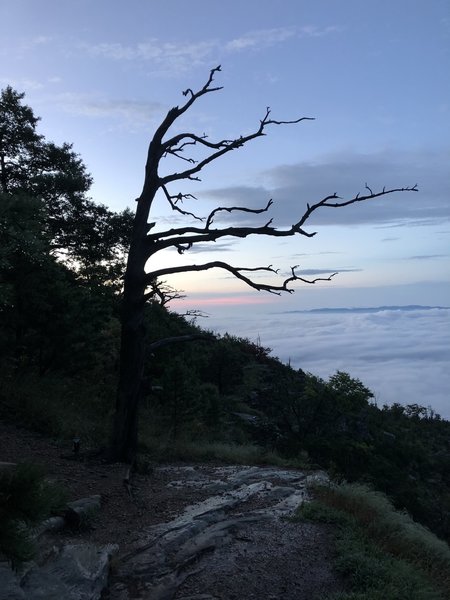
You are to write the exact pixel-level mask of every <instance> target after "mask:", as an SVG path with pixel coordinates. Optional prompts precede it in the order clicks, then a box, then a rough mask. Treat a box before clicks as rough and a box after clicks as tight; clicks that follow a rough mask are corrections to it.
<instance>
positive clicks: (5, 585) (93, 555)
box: [0, 544, 117, 600]
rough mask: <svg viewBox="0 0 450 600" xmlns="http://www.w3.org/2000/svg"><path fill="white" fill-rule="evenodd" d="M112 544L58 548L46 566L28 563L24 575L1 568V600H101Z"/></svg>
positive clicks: (115, 547)
mask: <svg viewBox="0 0 450 600" xmlns="http://www.w3.org/2000/svg"><path fill="white" fill-rule="evenodd" d="M116 551H117V546H114V545H112V544H109V545H106V546H102V547H98V546H95V545H93V544H69V545H66V546H63V547H62V548H61V549H58V548H56V547H55V548H54V550H53V552H52V553H50V554H49V555H48V556H47V558H46V561H45V562H44V564H42V565H37V564H35V563H28V564H27V565H26V566H25V569H24V570H23V572H21V573H14V572H13V571H11V569H10V568H9V567H8V566H7V565H2V566H0V600H98V599H99V598H100V595H101V593H102V590H103V589H104V588H105V586H106V583H107V580H108V574H109V562H110V558H111V556H112V555H113V554H114V553H115V552H116Z"/></svg>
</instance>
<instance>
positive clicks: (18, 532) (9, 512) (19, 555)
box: [0, 464, 65, 568]
mask: <svg viewBox="0 0 450 600" xmlns="http://www.w3.org/2000/svg"><path fill="white" fill-rule="evenodd" d="M64 501H65V494H64V492H63V490H62V489H61V488H60V487H58V486H56V485H54V484H51V483H49V482H47V481H45V479H44V474H43V471H42V470H41V469H40V468H39V467H37V466H36V465H31V464H21V465H18V466H17V467H15V468H12V469H4V470H1V471H0V554H3V555H4V556H5V557H6V558H7V560H9V561H10V562H11V564H12V566H13V567H14V568H17V567H18V566H19V565H20V564H21V563H22V562H24V561H27V560H30V559H31V558H32V557H33V555H34V552H35V548H34V543H33V540H32V536H31V531H30V528H31V526H33V525H36V524H37V523H39V522H41V521H43V520H44V519H45V518H47V517H48V516H49V515H50V514H52V513H53V512H54V511H56V510H57V509H59V508H62V506H63V505H64Z"/></svg>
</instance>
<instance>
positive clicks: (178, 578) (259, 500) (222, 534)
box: [108, 467, 329, 600]
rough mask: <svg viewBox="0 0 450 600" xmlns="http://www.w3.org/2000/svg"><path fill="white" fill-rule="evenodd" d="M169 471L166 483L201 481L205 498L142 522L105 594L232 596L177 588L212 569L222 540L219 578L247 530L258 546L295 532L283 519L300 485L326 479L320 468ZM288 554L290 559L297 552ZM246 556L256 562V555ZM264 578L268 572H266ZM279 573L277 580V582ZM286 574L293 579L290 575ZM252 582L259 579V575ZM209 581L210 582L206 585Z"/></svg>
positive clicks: (120, 597)
mask: <svg viewBox="0 0 450 600" xmlns="http://www.w3.org/2000/svg"><path fill="white" fill-rule="evenodd" d="M172 470H173V474H174V480H173V481H172V482H170V483H169V484H168V485H169V486H172V487H183V488H187V487H190V486H195V487H201V488H202V489H203V490H209V491H210V493H211V496H209V497H208V498H207V499H206V500H204V501H202V502H198V503H197V504H193V505H192V506H189V507H188V508H187V509H186V510H184V512H183V513H182V514H180V515H179V516H178V517H176V518H175V519H173V520H172V521H170V522H167V523H162V524H159V525H156V526H153V527H150V528H148V529H147V530H145V531H143V532H142V533H141V535H140V539H139V541H138V542H137V543H136V544H135V547H134V548H133V550H132V551H131V552H129V553H128V554H127V555H125V556H122V557H121V558H120V561H119V565H118V568H117V570H116V572H115V573H114V575H113V577H112V580H111V584H110V587H109V595H108V598H109V599H110V600H131V599H132V598H133V599H134V598H151V599H152V600H170V599H172V598H180V599H181V598H188V597H192V598H195V597H197V598H200V597H205V598H206V597H208V598H226V597H227V598H228V597H230V598H231V597H232V596H227V595H226V594H231V593H232V592H231V591H230V590H228V591H226V592H223V593H221V594H220V595H217V596H215V595H214V593H212V595H206V596H201V595H195V594H194V595H193V594H188V595H184V594H182V592H183V587H184V584H185V582H186V581H187V580H189V581H195V578H196V576H197V575H198V574H199V573H200V572H204V570H205V568H206V565H207V564H209V566H210V567H211V568H214V569H216V570H217V568H218V563H216V562H214V566H212V564H211V560H213V559H211V556H213V555H214V554H215V553H218V554H220V551H221V549H224V548H225V546H226V550H225V549H224V550H223V553H222V555H221V558H220V560H219V563H220V565H221V566H223V564H224V562H225V563H226V562H227V561H226V560H224V555H225V556H226V557H227V560H228V563H229V567H230V572H229V574H228V575H225V579H227V578H228V579H229V577H233V572H234V571H236V564H235V563H234V562H233V560H231V562H230V557H234V559H236V552H237V553H238V554H239V552H240V550H239V547H240V546H242V544H244V546H245V545H246V543H248V541H251V540H252V538H253V537H254V532H259V533H258V535H262V537H261V540H263V539H264V540H265V542H263V544H264V545H265V546H264V545H263V546H262V547H261V545H260V544H258V549H259V552H261V551H264V549H266V550H267V548H269V547H272V548H273V547H274V544H275V545H276V544H277V543H278V540H277V536H279V535H283V536H285V537H286V536H287V538H289V536H292V535H293V536H294V537H295V531H294V530H296V531H297V532H298V531H299V529H298V528H297V529H296V527H297V526H296V525H293V524H291V523H289V524H287V523H286V522H285V521H283V517H286V516H288V515H290V514H292V512H293V511H294V510H295V509H296V508H297V507H298V506H299V504H301V503H302V502H303V501H304V499H305V496H306V494H307V489H306V488H307V484H308V483H309V482H310V481H311V480H312V479H322V480H326V479H327V478H326V475H325V474H324V473H316V474H313V475H307V474H305V473H303V472H300V471H293V470H292V471H291V470H282V469H277V468H258V467H218V468H216V469H214V472H213V473H212V474H211V470H210V471H209V472H208V476H206V475H205V474H203V473H202V471H201V470H198V469H195V468H193V467H184V468H183V467H181V468H180V467H178V468H172ZM281 531H282V532H283V533H282V534H281ZM264 532H266V533H267V535H265V534H264ZM246 540H247V542H246ZM249 549H255V547H254V546H252V545H251V544H250V545H249V547H248V548H247V549H246V552H247V550H249ZM242 551H243V550H242ZM273 554H274V555H275V554H276V553H275V552H274V553H273ZM278 554H279V553H278ZM287 558H288V557H286V560H287ZM295 560H296V561H297V562H298V559H297V558H295ZM208 561H209V563H208ZM254 562H255V564H256V565H258V561H257V560H256V561H254ZM297 562H296V564H297ZM250 568H252V567H250ZM283 573H284V571H283ZM328 575H329V574H328ZM271 577H272V579H273V578H274V576H273V575H272V576H271ZM326 578H327V574H326V573H325V574H324V572H323V571H322V572H321V573H320V577H318V581H319V583H320V581H322V582H323V581H325V582H326ZM254 579H255V578H254ZM284 579H285V578H283V580H282V585H285V581H284ZM290 579H295V578H293V577H292V574H291V576H290ZM260 581H263V580H261V578H260ZM210 585H211V581H210V582H209V584H208V587H210ZM257 585H258V584H257ZM264 585H265V584H264V583H263V586H264ZM190 587H192V586H190ZM272 587H273V586H272ZM188 588H189V586H188ZM194 588H195V589H200V590H201V588H202V586H201V585H199V584H198V583H197V584H194ZM187 591H189V592H191V591H193V590H187ZM203 591H206V590H204V589H203ZM207 591H208V592H209V591H212V590H210V589H208V590H207ZM263 591H264V590H263ZM266 591H267V590H266ZM186 593H187V592H186ZM216 593H218V591H217V590H216ZM293 593H294V594H295V595H293V596H292V597H295V598H299V599H300V598H303V597H305V598H306V597H307V596H302V595H301V594H300V593H299V592H298V590H294V592H293ZM180 594H181V595H180ZM224 594H225V595H224ZM237 597H247V596H245V595H244V596H237ZM255 597H256V596H255ZM260 597H268V596H265V595H263V596H260ZM274 597H278V596H274ZM283 597H286V598H288V597H291V596H288V595H285V596H283Z"/></svg>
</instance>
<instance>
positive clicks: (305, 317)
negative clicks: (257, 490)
mask: <svg viewBox="0 0 450 600" xmlns="http://www.w3.org/2000/svg"><path fill="white" fill-rule="evenodd" d="M208 326H209V327H210V328H211V329H213V330H214V331H217V332H219V333H224V332H226V331H229V332H230V333H232V334H235V335H239V336H240V337H248V338H249V339H251V340H253V341H256V340H257V339H259V340H260V342H261V344H262V345H263V346H269V347H271V348H272V349H273V354H274V355H276V356H278V357H279V358H280V359H281V360H282V361H283V362H287V361H290V362H291V365H292V366H293V367H294V368H301V369H303V370H304V371H309V372H311V373H313V374H315V375H319V376H321V377H323V378H328V377H329V376H330V375H332V374H333V373H334V372H335V371H336V370H341V371H346V372H348V373H350V375H352V376H353V377H357V378H359V379H361V380H362V381H363V383H364V384H365V385H366V386H367V387H369V388H370V389H371V390H372V391H373V393H374V394H375V398H376V401H377V404H378V406H380V407H381V406H382V405H383V404H392V403H394V402H399V403H400V404H403V405H406V404H414V403H417V404H420V405H423V406H431V407H432V408H433V409H434V410H436V411H437V412H438V413H439V414H441V415H442V416H443V417H444V418H446V419H450V400H449V398H448V390H449V389H450V368H449V367H450V309H439V308H431V309H427V310H425V309H423V308H413V309H409V310H401V309H392V308H385V309H383V308H381V309H379V310H375V311H372V312H359V311H356V310H355V311H352V310H349V311H348V312H345V313H342V312H326V313H321V312H308V311H306V312H287V313H278V314H276V313H265V314H261V312H260V311H258V315H255V314H254V316H252V315H251V314H248V313H245V314H243V315H242V317H237V318H234V319H233V322H232V324H231V325H230V319H229V317H228V318H227V319H223V320H221V319H216V318H214V320H213V321H212V322H211V323H208Z"/></svg>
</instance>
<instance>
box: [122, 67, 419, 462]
mask: <svg viewBox="0 0 450 600" xmlns="http://www.w3.org/2000/svg"><path fill="white" fill-rule="evenodd" d="M220 70H221V69H220V66H218V67H216V68H214V69H212V70H211V72H210V74H209V77H208V80H207V81H206V83H205V85H204V86H203V87H202V88H200V89H199V90H198V91H196V92H194V91H193V90H192V89H190V88H188V89H186V90H185V91H184V92H183V95H184V96H185V97H186V98H187V100H186V101H185V103H184V104H183V105H182V106H175V107H174V108H172V109H170V110H169V111H168V113H167V115H166V117H165V118H164V120H163V121H162V123H161V124H160V125H159V127H158V128H157V129H156V131H155V134H154V135H153V138H152V139H151V141H150V144H149V148H148V154H147V162H146V167H145V178H144V184H143V188H142V192H141V195H140V196H139V198H137V206H136V214H135V219H134V226H133V233H132V239H131V244H130V249H129V254H128V262H127V268H126V273H125V284H124V298H123V306H122V337H121V353H120V380H119V384H118V392H117V401H116V402H117V403H116V413H115V421H114V429H113V438H112V455H113V457H114V458H115V459H118V460H125V461H132V460H133V458H134V454H135V450H136V444H137V431H138V406H139V401H140V398H141V394H142V389H141V382H142V379H143V370H144V359H145V354H146V340H145V327H144V307H145V302H146V299H147V298H148V297H150V296H151V295H153V294H154V291H153V290H152V289H151V286H152V283H153V282H155V280H158V279H160V278H162V277H167V276H168V275H171V274H174V273H186V272H194V271H197V272H198V271H207V270H210V269H222V270H224V271H227V272H228V273H231V274H232V275H233V276H234V277H236V278H237V279H240V280H241V281H243V282H244V283H245V284H247V285H248V286H250V287H252V288H254V289H255V290H263V291H267V292H272V293H276V294H280V293H281V292H292V291H293V289H292V288H291V287H290V285H291V284H292V283H294V282H296V281H300V282H304V283H314V282H316V281H319V280H325V281H329V280H330V279H331V277H333V275H330V277H326V278H316V279H313V280H307V279H304V278H303V277H301V276H300V275H298V274H297V272H296V268H295V267H292V268H291V275H290V277H288V278H287V279H285V280H284V281H282V282H280V283H279V284H278V285H277V284H270V283H261V282H260V280H258V281H256V280H255V279H252V275H254V274H255V273H258V274H260V273H262V272H263V273H264V272H266V273H271V274H273V273H277V271H276V270H275V269H274V268H273V267H272V266H270V265H269V266H256V267H238V266H234V265H231V264H229V263H226V262H223V261H212V262H206V263H201V264H190V265H178V266H174V267H167V268H160V269H155V270H152V271H151V272H149V273H147V272H146V270H145V266H146V263H147V261H148V260H149V259H150V258H151V257H154V256H155V254H157V253H158V252H160V251H162V250H167V249H168V248H172V249H176V250H177V251H178V252H179V253H180V254H183V253H184V252H186V251H188V250H190V249H191V248H192V247H193V246H195V245H196V244H204V243H205V242H216V241H217V240H219V239H221V238H224V237H232V238H247V237H249V236H252V235H263V236H269V237H278V238H281V237H292V236H295V235H301V236H305V237H312V236H314V235H315V233H314V232H307V231H306V230H305V229H304V225H305V223H306V222H307V220H308V219H309V217H310V216H311V215H312V214H313V213H314V212H315V211H316V210H318V209H320V208H322V207H334V208H340V207H344V206H348V205H350V204H355V203H357V202H364V201H366V200H371V199H374V198H377V197H379V196H384V195H386V194H389V193H392V192H395V191H405V190H409V191H411V190H416V187H415V186H414V187H412V188H396V189H390V190H386V189H382V190H381V191H379V192H373V191H372V190H371V189H370V188H369V187H368V186H366V189H365V191H364V193H363V194H357V195H356V196H354V197H352V198H348V199H343V198H340V197H338V196H337V194H331V195H330V196H327V197H325V198H323V199H322V200H320V201H318V202H317V203H315V204H312V205H309V204H307V205H306V210H305V211H304V212H303V214H302V215H300V216H299V217H296V216H294V219H295V220H294V224H293V225H292V226H291V227H289V228H287V229H277V228H276V227H274V226H273V225H272V220H268V221H267V222H266V223H265V224H264V225H262V226H255V227H236V226H230V227H222V228H216V227H214V220H215V218H216V217H217V216H218V215H220V214H221V213H223V212H224V211H226V212H228V213H233V212H234V213H239V212H240V213H242V212H245V213H249V214H254V215H258V214H263V213H266V212H267V211H268V210H269V209H270V207H271V205H272V200H269V202H268V203H267V204H266V205H265V206H264V207H262V208H260V209H251V208H247V207H242V206H232V207H221V206H219V207H217V208H215V209H214V210H212V211H211V212H210V213H209V215H207V216H205V217H204V218H200V217H198V216H197V215H196V214H195V213H193V212H189V211H187V210H185V209H184V208H183V207H182V203H183V201H185V200H190V199H195V198H194V196H193V195H192V194H188V193H184V192H182V191H176V192H174V191H172V189H171V186H172V185H173V184H176V183H178V182H179V181H199V178H198V175H199V173H200V172H201V171H202V170H203V169H204V168H205V167H207V166H208V165H210V164H211V163H213V162H214V161H216V160H218V159H220V158H221V157H223V156H225V155H226V154H228V153H229V152H232V151H233V150H236V149H238V148H242V147H243V146H245V145H246V144H247V143H248V142H250V141H252V140H254V139H257V138H259V137H262V136H264V135H265V134H266V129H267V128H268V127H269V126H271V125H285V124H296V123H300V122H302V121H304V120H308V119H309V117H300V118H297V119H294V120H290V121H281V120H275V119H272V118H271V112H270V109H269V108H267V109H266V111H265V114H264V116H263V118H262V119H261V120H260V122H259V126H258V127H257V128H256V129H255V130H254V131H253V133H250V134H248V135H241V136H239V137H237V138H233V139H222V140H219V141H210V140H209V139H208V138H207V137H206V136H205V135H197V134H195V133H191V132H181V133H177V134H175V135H173V136H170V135H169V130H170V129H171V128H172V126H173V125H174V124H175V122H176V121H177V120H178V119H179V118H180V117H181V116H182V115H184V114H185V113H186V112H187V111H188V110H189V109H190V108H191V107H192V106H193V105H194V103H195V102H197V101H198V100H199V99H200V98H202V97H203V96H206V95H207V94H210V93H212V92H217V91H219V90H220V89H221V87H217V86H215V85H214V84H213V81H214V75H215V74H216V73H217V72H218V71H220ZM193 148H196V149H198V150H200V152H201V151H204V155H203V157H201V158H200V159H198V160H195V159H194V158H192V157H190V156H186V155H185V153H186V151H189V150H191V149H193ZM167 157H170V158H178V159H180V160H182V161H184V163H185V164H186V169H184V170H181V171H177V172H174V173H171V174H168V175H161V174H160V171H159V169H160V165H161V162H162V161H163V159H165V158H167ZM158 192H162V194H163V197H165V199H166V200H167V202H168V204H169V206H170V207H171V209H172V210H173V211H174V212H176V213H177V214H178V215H184V216H186V217H191V218H192V219H196V220H198V221H199V225H197V226H193V225H186V226H181V227H173V228H170V229H167V230H165V231H158V232H152V230H153V227H154V226H155V223H152V222H149V216H150V213H151V209H152V206H153V202H154V200H155V197H156V194H157V193H158ZM200 223H201V224H200ZM149 287H150V291H148V289H149Z"/></svg>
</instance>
